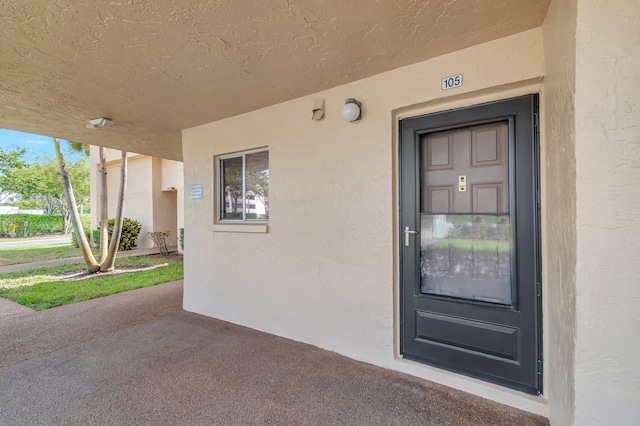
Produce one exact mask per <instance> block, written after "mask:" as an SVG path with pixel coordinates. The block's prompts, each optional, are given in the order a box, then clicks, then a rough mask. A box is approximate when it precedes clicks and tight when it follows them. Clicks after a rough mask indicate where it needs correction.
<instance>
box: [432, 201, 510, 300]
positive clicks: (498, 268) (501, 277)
mask: <svg viewBox="0 0 640 426" xmlns="http://www.w3.org/2000/svg"><path fill="white" fill-rule="evenodd" d="M421 225H422V227H421V230H420V237H421V238H420V277H421V291H422V293H428V294H437V295H441V296H450V297H459V298H465V299H472V300H480V301H485V302H494V303H502V304H511V302H512V300H511V299H512V296H511V225H510V222H509V216H508V215H456V214H422V215H421Z"/></svg>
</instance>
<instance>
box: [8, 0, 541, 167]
mask: <svg viewBox="0 0 640 426" xmlns="http://www.w3.org/2000/svg"><path fill="white" fill-rule="evenodd" d="M548 4H549V0H509V1H506V0H474V1H471V0H431V1H429V0H377V1H376V0H367V1H365V0H347V1H345V0H315V1H312V0H308V1H305V0H301V1H295V0H263V1H255V0H228V1H227V0H216V1H203V0H123V1H117V0H116V1H113V0H112V1H99V0H97V1H96V0H30V1H24V0H4V1H2V2H1V3H0V24H1V25H0V127H4V128H10V129H15V130H22V131H27V132H32V133H39V134H45V135H55V136H58V137H61V138H66V139H71V140H76V141H79V142H84V143H91V144H95V145H104V146H108V147H111V148H120V149H126V150H129V151H135V152H139V153H143V154H151V155H156V156H162V157H165V158H170V159H181V158H182V149H181V140H180V130H181V129H184V128H188V127H192V126H196V125H199V124H203V123H207V122H210V121H214V120H218V119H221V118H225V117H230V116H233V115H237V114H240V113H243V112H247V111H251V110H255V109H258V108H261V107H264V106H267V105H271V104H275V103H278V102H282V101H285V100H289V99H293V98H296V97H299V96H304V95H307V94H310V93H314V92H317V91H320V90H324V89H327V88H330V87H333V86H336V85H340V84H344V83H347V82H350V81H354V80H358V79H361V78H364V77H368V76H371V75H374V74H378V73H380V72H383V71H387V70H391V69H394V68H397V67H400V66H403V65H408V64H411V63H415V62H419V61H422V60H425V59H428V58H432V57H435V56H438V55H441V54H444V53H448V52H451V51H455V50H458V49H461V48H464V47H468V46H471V45H475V44H479V43H483V42H486V41H489V40H492V39H496V38H500V37H504V36H507V35H510V34H514V33H517V32H520V31H524V30H526V29H529V28H533V27H536V26H539V25H541V24H542V21H543V19H544V16H545V13H546V10H547V7H548ZM101 116H105V117H109V118H111V119H113V121H114V122H115V123H116V126H115V127H114V128H113V129H98V130H88V129H85V124H86V123H87V122H88V120H89V119H90V118H95V117H101Z"/></svg>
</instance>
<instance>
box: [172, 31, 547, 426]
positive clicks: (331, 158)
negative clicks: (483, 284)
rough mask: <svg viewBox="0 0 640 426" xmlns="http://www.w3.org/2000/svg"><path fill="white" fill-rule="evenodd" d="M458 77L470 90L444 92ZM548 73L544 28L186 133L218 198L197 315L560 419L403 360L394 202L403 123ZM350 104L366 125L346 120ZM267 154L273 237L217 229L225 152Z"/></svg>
mask: <svg viewBox="0 0 640 426" xmlns="http://www.w3.org/2000/svg"><path fill="white" fill-rule="evenodd" d="M458 72H463V73H464V78H465V81H464V87H462V88H460V89H457V90H453V91H450V92H441V90H440V79H441V78H442V77H443V76H446V75H451V74H455V73H458ZM543 75H544V60H543V46H542V29H541V28H538V29H534V30H530V31H526V32H524V33H521V34H517V35H515V36H512V37H508V38H504V39H500V40H496V41H494V42H491V43H487V44H483V45H479V46H476V47H473V48H469V49H465V50H462V51H459V52H456V53H453V54H450V55H445V56H442V57H439V58H436V59H433V60H429V61H426V62H423V63H418V64H414V65H411V66H407V67H404V68H400V69H397V70H394V71H391V72H388V73H384V74H380V75H377V76H374V77H371V78H368V79H365V80H360V81H356V82H354V83H351V84H348V85H344V86H340V87H336V88H333V89H331V90H327V91H325V92H322V93H318V94H315V95H313V96H308V97H304V98H300V99H296V100H293V101H290V102H286V103H282V104H278V105H274V106H272V107H269V108H265V109H262V110H258V111H255V112H252V113H248V114H243V115H240V116H236V117H233V118H230V119H226V120H221V121H218V122H214V123H210V124H207V125H204V126H200V127H196V128H192V129H187V130H185V131H183V150H184V159H185V189H187V188H188V187H189V185H191V184H202V185H203V189H204V196H203V198H202V199H200V200H191V199H188V194H187V199H185V223H186V230H185V231H186V238H185V239H186V241H187V243H186V247H185V254H186V258H185V288H184V292H185V293H184V294H185V298H184V307H185V309H186V310H189V311H193V312H198V313H201V314H205V315H209V316H213V317H216V318H220V319H223V320H226V321H231V322H234V323H238V324H242V325H245V326H248V327H251V328H255V329H259V330H263V331H266V332H269V333H273V334H277V335H281V336H285V337H288V338H292V339H295V340H298V341H303V342H307V343H311V344H313V345H316V346H319V347H322V348H325V349H329V350H332V351H336V352H339V353H341V354H344V355H347V356H349V357H352V358H355V359H359V360H362V361H366V362H369V363H372V364H376V365H380V366H384V367H387V368H392V369H396V370H400V371H405V372H408V373H411V374H415V375H418V376H421V377H425V378H428V379H430V380H434V381H438V382H441V383H445V384H448V385H451V386H455V387H458V388H462V389H465V390H468V391H470V392H474V393H477V394H480V395H482V396H484V397H487V398H491V399H495V400H499V401H502V402H505V403H508V404H512V405H516V406H519V407H522V408H525V409H528V410H531V411H534V412H538V413H542V414H547V411H546V405H545V400H544V398H543V397H528V396H525V395H524V394H521V393H519V392H512V391H509V390H505V389H504V388H501V387H498V386H494V385H490V384H487V383H485V382H481V381H478V380H474V379H469V378H466V377H462V376H459V375H455V374H451V373H445V372H443V371H441V370H438V369H435V368H430V367H427V366H423V365H421V364H417V363H413V362H408V361H404V360H402V359H400V358H399V356H398V353H397V347H396V344H397V341H398V336H397V328H396V326H397V321H396V319H397V317H398V315H399V312H398V306H397V303H396V301H397V292H398V289H397V285H398V282H397V281H398V273H397V267H396V266H397V253H396V252H395V246H396V241H397V238H398V236H397V235H396V231H395V230H396V229H397V222H396V220H397V218H396V212H397V210H398V205H397V201H396V200H397V198H396V197H395V196H394V194H395V193H396V185H397V184H396V182H395V174H396V164H397V161H396V155H395V152H396V150H397V148H396V145H395V143H396V142H395V135H396V133H397V129H396V122H397V119H398V118H399V117H403V116H404V117H407V116H410V115H417V114H420V113H423V112H428V111H437V110H442V109H448V108H453V107H457V106H463V105H473V104H475V103H479V102H485V101H488V100H495V99H502V98H507V97H511V96H517V95H522V94H526V93H532V92H536V91H539V90H540V81H541V78H542V76H543ZM318 97H322V98H324V99H325V101H326V114H325V118H324V119H323V120H322V121H312V120H311V109H312V104H313V103H312V100H313V99H314V98H318ZM348 97H355V98H357V99H358V100H360V101H362V103H363V118H362V120H361V121H358V122H355V123H348V122H346V121H345V120H344V119H343V118H342V116H341V110H342V106H343V105H344V99H345V98H348ZM265 146H267V147H269V154H270V159H269V161H270V211H271V217H270V220H269V226H268V233H263V234H249V233H238V232H216V231H214V229H213V228H214V227H213V222H214V157H215V156H217V155H221V154H227V153H230V152H235V151H240V150H245V149H253V148H259V147H265ZM310 194H312V196H311V195H310Z"/></svg>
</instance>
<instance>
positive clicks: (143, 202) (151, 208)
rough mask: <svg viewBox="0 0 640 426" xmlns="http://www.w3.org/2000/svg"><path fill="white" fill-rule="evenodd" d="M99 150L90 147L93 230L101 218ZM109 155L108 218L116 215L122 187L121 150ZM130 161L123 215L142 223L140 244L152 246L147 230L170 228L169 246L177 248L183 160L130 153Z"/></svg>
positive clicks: (180, 215) (180, 213)
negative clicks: (119, 192)
mask: <svg viewBox="0 0 640 426" xmlns="http://www.w3.org/2000/svg"><path fill="white" fill-rule="evenodd" d="M98 152H99V149H98V147H96V146H92V147H91V156H90V158H91V229H98V228H99V221H100V192H99V186H98V174H99V173H98V170H99V169H100V157H99V155H98ZM106 157H107V192H108V197H109V198H108V199H109V208H108V211H109V218H113V217H115V213H116V205H117V202H118V191H119V189H120V161H121V154H120V151H118V150H112V149H107V150H106ZM127 163H128V166H127V172H128V175H127V194H126V199H125V208H124V216H125V217H128V218H131V219H135V220H137V221H138V222H140V223H141V224H142V228H141V230H140V235H139V236H138V240H137V247H138V248H150V247H153V241H151V239H150V238H149V237H148V236H147V232H152V231H169V232H170V236H169V239H168V245H169V246H170V247H171V246H174V247H175V246H176V245H177V237H178V232H179V229H180V228H181V227H182V225H181V223H182V205H183V200H182V198H183V187H184V185H183V177H182V163H181V162H179V161H172V160H165V159H162V158H155V157H150V156H147V155H140V154H136V153H128V155H127Z"/></svg>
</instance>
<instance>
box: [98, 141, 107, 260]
mask: <svg viewBox="0 0 640 426" xmlns="http://www.w3.org/2000/svg"><path fill="white" fill-rule="evenodd" d="M108 203H109V201H108V197H107V166H106V154H105V151H104V147H100V241H99V242H98V243H99V247H100V254H99V256H98V262H99V263H100V264H101V265H102V264H103V263H104V261H105V259H106V258H107V252H108V249H109V248H108V246H109V210H108V208H109V205H108Z"/></svg>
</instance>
